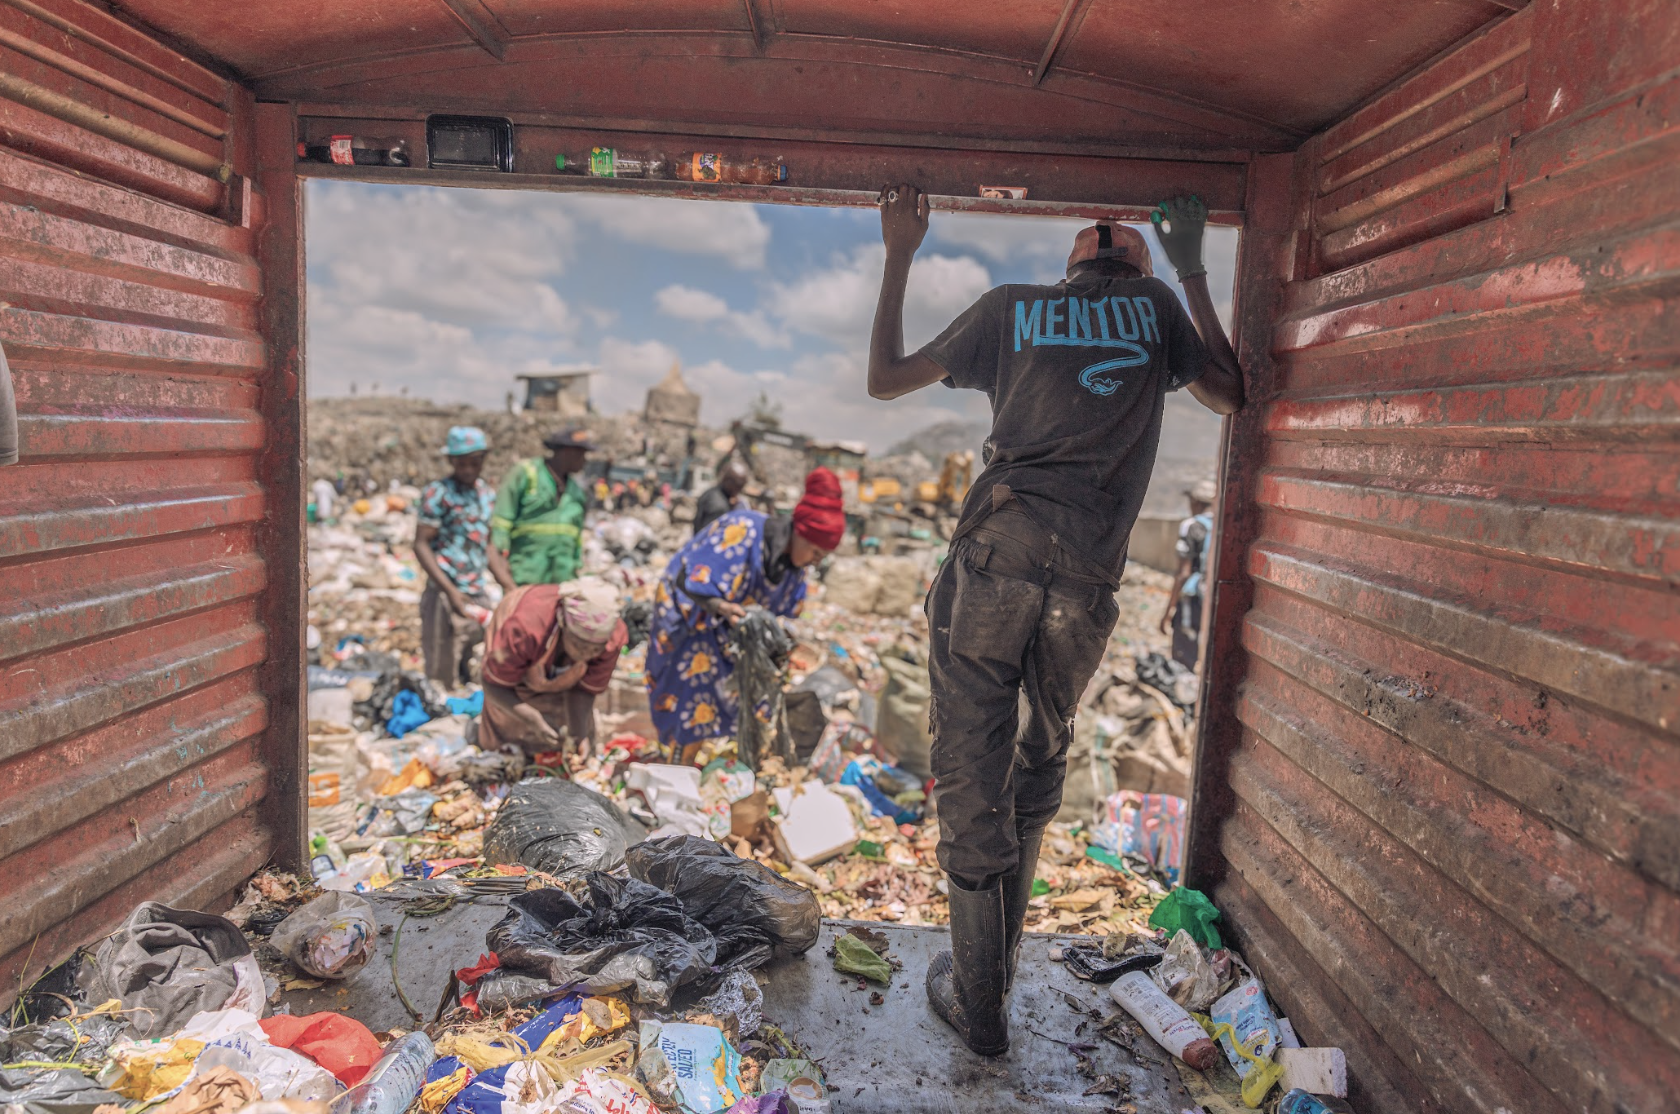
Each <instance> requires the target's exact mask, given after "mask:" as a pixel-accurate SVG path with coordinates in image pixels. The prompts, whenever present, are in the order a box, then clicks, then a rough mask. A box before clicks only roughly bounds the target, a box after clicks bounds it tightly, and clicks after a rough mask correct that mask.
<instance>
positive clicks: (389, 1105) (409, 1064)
mask: <svg viewBox="0 0 1680 1114" xmlns="http://www.w3.org/2000/svg"><path fill="white" fill-rule="evenodd" d="M436 1059H437V1049H435V1048H433V1047H432V1041H431V1038H430V1037H428V1036H426V1034H425V1033H419V1032H415V1033H410V1034H408V1036H406V1037H402V1038H400V1039H398V1040H395V1041H392V1042H391V1043H390V1044H388V1045H386V1046H385V1054H384V1055H383V1056H381V1057H380V1058H379V1062H378V1063H377V1064H375V1065H373V1070H372V1071H370V1072H368V1074H367V1078H366V1079H364V1080H362V1081H361V1082H360V1083H358V1084H356V1085H355V1086H354V1087H352V1088H350V1089H349V1090H348V1091H346V1092H344V1093H343V1094H342V1095H339V1096H338V1097H337V1098H336V1099H334V1100H333V1103H332V1108H331V1114H403V1111H405V1110H407V1109H408V1108H409V1106H410V1104H412V1103H413V1102H414V1096H416V1095H418V1094H419V1093H420V1088H421V1086H422V1085H423V1084H424V1083H425V1082H426V1072H427V1070H428V1069H430V1068H431V1066H432V1061H434V1060H436Z"/></svg>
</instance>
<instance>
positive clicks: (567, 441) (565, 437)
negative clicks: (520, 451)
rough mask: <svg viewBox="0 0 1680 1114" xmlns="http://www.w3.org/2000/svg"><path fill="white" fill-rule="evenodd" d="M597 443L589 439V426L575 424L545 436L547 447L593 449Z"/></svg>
mask: <svg viewBox="0 0 1680 1114" xmlns="http://www.w3.org/2000/svg"><path fill="white" fill-rule="evenodd" d="M594 447H595V443H594V442H593V441H591V440H590V439H589V427H588V426H581V425H574V426H567V427H566V428H565V429H562V430H557V431H555V432H554V433H551V434H549V435H548V436H547V437H544V438H543V448H545V449H584V450H588V449H593V448H594Z"/></svg>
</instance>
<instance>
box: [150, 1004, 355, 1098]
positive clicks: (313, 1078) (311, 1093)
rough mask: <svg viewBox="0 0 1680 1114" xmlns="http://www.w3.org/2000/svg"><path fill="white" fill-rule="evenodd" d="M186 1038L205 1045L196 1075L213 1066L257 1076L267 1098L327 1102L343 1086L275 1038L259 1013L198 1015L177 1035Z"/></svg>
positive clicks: (255, 1077)
mask: <svg viewBox="0 0 1680 1114" xmlns="http://www.w3.org/2000/svg"><path fill="white" fill-rule="evenodd" d="M182 1037H186V1038H189V1039H191V1040H199V1041H203V1042H204V1045H205V1048H204V1051H203V1052H202V1053H200V1054H199V1057H198V1061H197V1062H196V1063H195V1064H194V1066H193V1075H197V1074H198V1073H199V1072H202V1071H205V1070H206V1069H208V1068H213V1067H224V1068H227V1069H229V1070H231V1071H236V1072H238V1073H239V1074H240V1075H243V1076H244V1077H245V1078H247V1079H250V1080H253V1081H254V1082H255V1083H256V1084H257V1086H258V1087H259V1088H261V1089H262V1096H263V1098H264V1099H269V1100H273V1099H303V1100H304V1101H317V1100H318V1101H321V1102H326V1101H329V1100H331V1099H332V1098H333V1096H335V1095H337V1094H338V1092H339V1091H340V1090H342V1089H343V1088H342V1087H340V1085H339V1082H338V1080H337V1079H335V1078H333V1074H332V1073H331V1072H330V1071H328V1070H327V1069H326V1068H323V1067H322V1066H321V1065H320V1064H317V1063H316V1062H315V1061H314V1060H311V1059H310V1058H309V1057H307V1056H303V1055H300V1054H299V1053H296V1052H293V1051H292V1050H291V1049H289V1048H277V1047H275V1046H274V1045H273V1044H272V1043H270V1041H269V1039H268V1034H266V1033H264V1032H263V1031H262V1026H261V1025H259V1024H257V1018H256V1015H255V1014H252V1013H248V1012H246V1011H245V1010H216V1011H215V1012H213V1013H201V1014H198V1015H197V1016H195V1017H194V1018H193V1019H192V1020H191V1021H189V1022H187V1025H186V1028H184V1029H182V1030H181V1031H180V1032H179V1033H177V1034H176V1036H175V1039H177V1040H178V1039H180V1038H182ZM188 1078H191V1076H189V1077H188ZM160 1097H162V1096H160Z"/></svg>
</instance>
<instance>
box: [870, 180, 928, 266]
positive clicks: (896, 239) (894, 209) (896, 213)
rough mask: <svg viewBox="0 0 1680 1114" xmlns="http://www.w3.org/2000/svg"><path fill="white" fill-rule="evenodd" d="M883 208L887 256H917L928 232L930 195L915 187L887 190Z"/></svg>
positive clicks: (883, 197) (883, 198)
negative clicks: (928, 196)
mask: <svg viewBox="0 0 1680 1114" xmlns="http://www.w3.org/2000/svg"><path fill="white" fill-rule="evenodd" d="M879 204H880V206H881V239H882V240H884V241H885V242H886V245H887V254H889V255H897V254H903V255H906V256H910V255H915V254H916V249H917V248H919V247H921V246H922V238H923V237H925V236H926V235H927V230H928V199H927V194H925V193H923V192H922V191H921V190H919V189H917V188H916V187H915V186H912V185H902V186H884V187H882V189H881V197H880V201H879Z"/></svg>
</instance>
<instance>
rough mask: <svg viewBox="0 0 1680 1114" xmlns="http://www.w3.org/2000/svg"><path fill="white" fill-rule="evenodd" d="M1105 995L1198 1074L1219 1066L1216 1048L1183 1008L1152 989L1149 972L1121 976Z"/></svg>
mask: <svg viewBox="0 0 1680 1114" xmlns="http://www.w3.org/2000/svg"><path fill="white" fill-rule="evenodd" d="M1108 992H1109V994H1110V995H1112V996H1113V998H1114V1000H1115V1001H1116V1002H1117V1003H1119V1005H1120V1008H1121V1009H1123V1010H1125V1011H1126V1012H1127V1013H1129V1014H1131V1015H1132V1016H1133V1017H1134V1018H1136V1019H1137V1023H1138V1024H1139V1025H1142V1026H1143V1031H1144V1032H1146V1033H1148V1034H1149V1035H1150V1036H1152V1037H1154V1038H1155V1040H1156V1041H1157V1042H1159V1043H1160V1045H1161V1047H1162V1048H1165V1049H1166V1050H1167V1051H1168V1052H1171V1053H1172V1054H1173V1055H1174V1056H1177V1057H1178V1058H1179V1059H1180V1060H1183V1061H1184V1062H1185V1063H1186V1064H1189V1065H1190V1066H1191V1067H1193V1068H1195V1069H1196V1070H1197V1071H1207V1070H1208V1069H1209V1068H1211V1067H1213V1066H1214V1065H1215V1064H1217V1063H1218V1062H1219V1046H1218V1045H1217V1044H1214V1043H1213V1041H1211V1040H1209V1039H1208V1035H1207V1034H1206V1033H1205V1032H1203V1031H1202V1027H1201V1026H1200V1025H1198V1024H1196V1019H1195V1018H1193V1017H1191V1016H1190V1015H1189V1014H1188V1013H1186V1012H1185V1011H1184V1007H1183V1006H1180V1005H1179V1004H1178V1003H1177V1002H1175V1001H1173V1000H1172V999H1171V998H1168V997H1167V996H1166V994H1165V993H1163V992H1162V990H1161V988H1160V987H1158V986H1156V985H1155V980H1154V979H1151V978H1150V977H1149V974H1148V972H1146V971H1131V972H1128V973H1127V974H1124V975H1121V976H1120V977H1119V978H1118V979H1116V980H1115V981H1114V984H1113V985H1112V986H1110V987H1109V988H1108Z"/></svg>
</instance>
